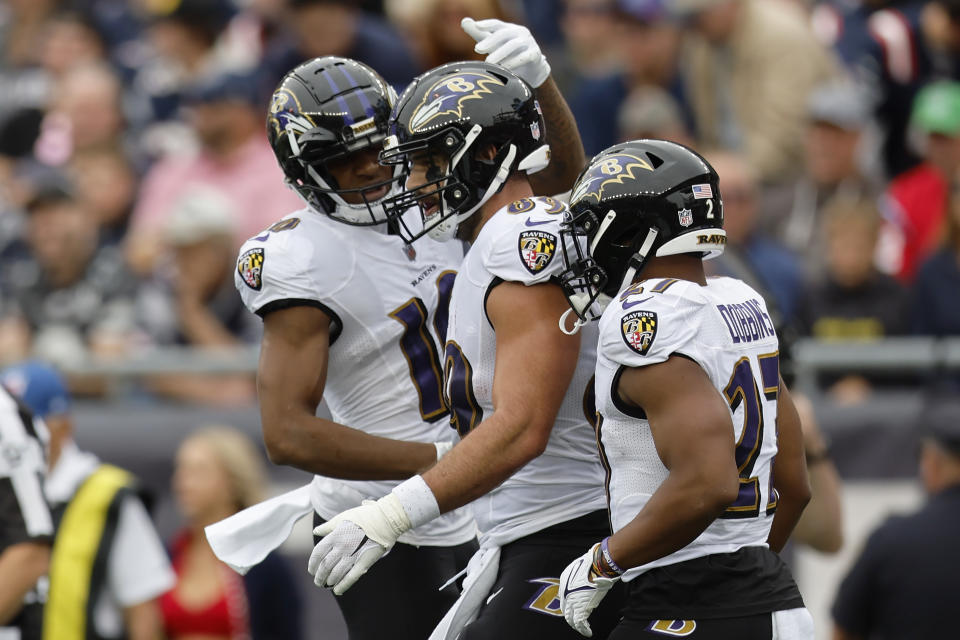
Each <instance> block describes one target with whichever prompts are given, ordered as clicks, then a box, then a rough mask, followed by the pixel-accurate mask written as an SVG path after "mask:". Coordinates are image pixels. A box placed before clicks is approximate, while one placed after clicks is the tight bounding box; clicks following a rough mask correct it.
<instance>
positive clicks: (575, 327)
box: [559, 307, 587, 336]
mask: <svg viewBox="0 0 960 640" xmlns="http://www.w3.org/2000/svg"><path fill="white" fill-rule="evenodd" d="M573 312H574V311H573V307H570V308H569V309H567V310H566V311H564V312H563V315H562V316H560V322H559V324H560V331H562V332H563V333H565V334H566V335H568V336H573V335H576V334H577V333H578V332H579V331H580V327H582V326H583V325H585V324H587V321H586V320H581V319H580V317H579V316H578V317H577V318H576V319H575V320H574V321H573V328H572V329H567V318H569V317H570V314H571V313H573Z"/></svg>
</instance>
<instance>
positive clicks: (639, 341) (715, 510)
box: [560, 140, 813, 640]
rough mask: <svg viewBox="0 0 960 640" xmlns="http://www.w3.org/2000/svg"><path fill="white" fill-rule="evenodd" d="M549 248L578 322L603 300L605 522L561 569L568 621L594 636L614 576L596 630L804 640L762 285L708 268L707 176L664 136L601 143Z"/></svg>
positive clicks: (719, 233)
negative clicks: (603, 612)
mask: <svg viewBox="0 0 960 640" xmlns="http://www.w3.org/2000/svg"><path fill="white" fill-rule="evenodd" d="M561 244H562V245H563V247H564V253H563V255H564V257H565V259H566V260H567V261H568V265H567V267H568V268H567V270H566V271H565V272H564V273H563V274H562V276H561V283H562V286H563V288H564V291H565V292H566V293H567V296H568V299H569V301H570V305H571V307H572V309H573V310H574V311H575V312H576V314H577V315H578V321H579V322H581V323H582V322H586V321H587V320H589V319H591V317H595V316H596V309H597V306H599V307H602V306H604V304H605V302H607V303H609V304H606V310H605V311H604V312H603V315H602V317H601V318H600V323H599V325H600V342H599V345H598V347H597V369H596V406H597V414H598V417H597V436H598V438H597V441H598V443H599V446H600V457H601V459H602V460H603V462H604V466H605V467H606V469H607V488H608V499H609V505H610V515H611V521H612V524H613V530H614V534H613V535H612V536H609V537H604V538H603V539H602V540H600V541H596V542H595V543H594V544H592V545H591V546H590V548H589V550H588V551H587V552H586V553H585V554H583V555H582V556H581V557H579V558H577V559H576V560H574V561H573V562H571V563H570V564H569V566H568V567H567V568H566V569H565V570H564V572H563V576H562V577H561V579H560V599H561V607H562V609H563V612H564V615H565V617H566V619H567V622H569V623H570V625H571V626H572V627H574V628H575V629H577V630H578V631H580V632H581V633H582V634H583V635H585V636H590V635H591V628H590V624H591V623H592V619H591V621H590V622H588V617H590V614H591V612H592V611H593V609H594V608H595V607H596V606H597V604H598V603H600V602H601V601H602V599H603V598H604V595H605V593H606V591H607V590H608V589H610V588H611V587H612V586H613V585H615V584H617V583H618V582H620V581H624V582H626V583H627V585H628V586H627V588H626V605H625V606H624V618H623V620H622V622H621V623H620V624H619V625H618V626H617V628H616V630H614V632H613V633H612V634H610V636H609V637H610V638H616V639H619V640H625V639H627V638H631V639H632V638H647V637H651V638H654V637H663V636H664V635H667V636H684V637H689V638H693V639H704V640H721V639H726V638H764V639H769V638H798V639H799V638H812V637H813V635H812V622H811V619H810V616H809V614H808V613H807V610H806V609H805V608H803V607H804V605H803V600H802V598H801V596H800V593H799V591H798V590H797V586H796V584H795V583H794V581H793V578H792V576H791V575H790V571H789V570H788V569H787V567H786V565H785V564H784V563H783V562H782V561H781V560H780V558H779V556H778V555H777V554H776V553H775V551H779V550H780V549H781V547H782V546H783V544H784V543H785V542H786V540H787V537H788V536H789V534H790V532H791V531H792V529H793V527H794V525H795V524H796V522H797V519H798V518H799V517H800V514H801V512H802V511H803V507H804V506H805V505H806V502H807V500H808V499H809V495H810V493H809V491H810V490H809V486H808V484H807V474H806V467H805V464H804V456H803V445H802V441H801V432H800V422H799V417H798V416H797V412H796V409H795V408H794V405H793V401H792V400H791V399H790V394H789V393H788V391H787V389H786V387H785V386H784V384H783V381H782V380H781V378H780V374H779V367H778V352H777V336H776V334H775V333H774V327H773V323H772V322H771V319H770V314H769V313H768V311H767V307H766V304H765V302H764V300H763V298H762V296H760V294H758V293H757V292H756V291H754V290H753V289H752V288H750V287H749V286H748V285H746V284H745V283H743V282H742V281H740V280H736V279H733V278H706V277H705V275H704V269H703V260H704V259H707V258H710V257H713V256H716V255H719V254H720V253H721V252H722V251H723V248H724V246H725V244H726V236H725V234H724V231H723V205H722V201H721V197H720V192H719V188H718V180H717V174H716V172H715V171H714V170H713V168H712V167H710V165H709V164H707V162H706V161H705V160H704V159H703V158H702V157H700V156H699V155H698V154H696V153H695V152H693V151H691V150H690V149H688V148H686V147H684V146H682V145H678V144H675V143H672V142H666V141H663V140H639V141H634V142H628V143H624V144H620V145H616V146H614V147H611V148H609V149H607V150H606V151H604V152H602V153H600V154H599V155H597V156H596V157H595V158H594V159H593V160H592V161H591V163H590V165H589V166H588V167H587V169H586V170H585V171H584V172H583V174H581V176H580V177H579V178H578V179H577V183H576V184H575V186H574V190H573V194H572V196H571V201H570V213H569V214H568V216H567V219H566V221H565V223H564V225H563V228H562V230H561ZM594 303H597V306H593V305H594ZM586 326H589V324H587V325H586Z"/></svg>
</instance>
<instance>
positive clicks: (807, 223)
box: [767, 80, 879, 277]
mask: <svg viewBox="0 0 960 640" xmlns="http://www.w3.org/2000/svg"><path fill="white" fill-rule="evenodd" d="M807 116H808V120H807V125H806V129H805V132H804V172H803V174H802V176H801V177H800V179H799V180H797V183H796V186H795V188H794V191H793V194H792V205H791V206H790V207H784V209H783V211H784V215H783V216H782V217H781V216H780V215H779V212H778V209H777V208H774V209H773V210H772V211H771V213H772V214H773V215H771V218H772V220H769V221H768V225H767V228H769V229H774V230H775V235H777V237H779V238H781V239H782V240H783V241H784V243H786V245H787V246H788V247H790V248H791V249H793V250H794V251H795V252H797V254H798V255H801V256H802V257H803V260H804V262H805V264H806V269H805V270H806V272H807V274H808V276H809V277H820V276H822V272H823V264H824V257H825V256H824V246H823V244H822V243H821V242H819V239H820V237H821V236H822V225H823V210H824V209H825V208H826V207H828V206H829V204H830V203H831V202H832V201H833V200H835V199H836V198H844V199H860V198H862V199H873V198H876V197H878V195H879V194H878V193H877V188H876V186H875V185H874V184H873V182H872V181H871V180H870V179H868V178H867V177H866V176H865V175H864V173H863V172H862V171H861V170H860V157H861V153H860V152H861V150H862V149H861V144H862V143H863V133H864V128H865V127H866V126H867V124H868V122H869V119H870V109H869V104H868V102H867V97H866V96H865V95H863V93H862V91H861V90H860V89H858V88H857V87H856V86H855V85H854V84H852V82H850V81H846V80H840V81H837V82H832V83H829V84H827V85H824V86H822V87H818V88H817V89H816V90H814V92H813V94H812V95H811V96H810V101H809V103H808V111H807Z"/></svg>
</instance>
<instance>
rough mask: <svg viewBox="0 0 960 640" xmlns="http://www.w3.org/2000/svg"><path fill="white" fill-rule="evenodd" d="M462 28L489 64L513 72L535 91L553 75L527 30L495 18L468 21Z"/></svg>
mask: <svg viewBox="0 0 960 640" xmlns="http://www.w3.org/2000/svg"><path fill="white" fill-rule="evenodd" d="M460 26H461V27H463V30H464V31H466V32H467V35H468V36H470V37H471V38H473V39H474V40H476V41H477V46H475V47H474V48H473V50H474V51H476V52H477V53H479V54H481V55H486V56H487V58H486V61H487V62H490V63H493V64H499V65H501V66H504V67H506V68H507V69H509V70H510V71H513V72H514V73H515V74H517V75H518V76H520V77H521V78H522V79H523V80H525V81H526V82H527V84H529V85H530V86H531V87H533V88H534V89H536V88H537V87H539V86H540V85H542V84H543V83H544V82H545V81H546V79H547V78H548V77H549V76H550V63H549V62H547V57H546V56H545V55H543V52H542V51H540V45H538V44H537V41H536V40H535V39H534V38H533V34H531V33H530V30H529V29H527V28H526V27H524V26H522V25H519V24H513V23H511V22H504V21H502V20H497V19H494V18H491V19H489V20H480V21H477V20H474V19H473V18H464V19H463V20H461V21H460Z"/></svg>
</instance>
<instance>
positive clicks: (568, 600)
mask: <svg viewBox="0 0 960 640" xmlns="http://www.w3.org/2000/svg"><path fill="white" fill-rule="evenodd" d="M599 554H600V543H599V542H598V543H597V544H595V545H593V546H592V547H590V549H589V550H588V551H587V552H586V553H585V554H583V555H582V556H580V557H579V558H577V559H576V560H574V561H573V562H571V563H570V564H568V565H567V568H566V569H564V570H563V573H561V574H560V589H559V592H560V610H561V611H563V617H564V618H565V619H566V621H567V624H569V625H570V626H571V627H573V628H574V629H575V630H576V631H577V632H579V633H580V635H582V636H586V637H588V638H591V637H593V630H592V629H591V628H590V623H589V622H587V618H589V617H590V614H591V613H593V610H594V609H596V608H597V605H599V604H600V601H601V600H603V597H604V596H605V595H607V592H608V591H610V589H611V588H612V587H613V585H615V584H616V583H617V582H619V581H620V578H604V577H603V576H601V575H600V573H599V570H598V569H597V567H596V566H595V565H596V564H597V563H598V562H599Z"/></svg>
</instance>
